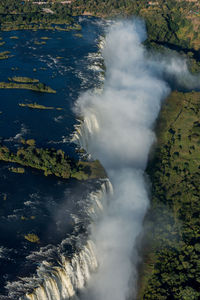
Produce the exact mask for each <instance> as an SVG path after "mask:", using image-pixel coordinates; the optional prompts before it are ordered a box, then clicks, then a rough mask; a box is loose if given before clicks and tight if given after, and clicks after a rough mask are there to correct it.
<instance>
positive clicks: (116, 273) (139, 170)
mask: <svg viewBox="0 0 200 300" xmlns="http://www.w3.org/2000/svg"><path fill="white" fill-rule="evenodd" d="M146 38H147V35H146V28H145V23H144V22H143V21H142V20H140V19H134V20H129V21H119V22H115V23H114V24H112V25H111V26H110V27H109V28H108V31H107V33H106V37H105V41H104V47H103V50H102V56H103V59H104V63H105V69H106V74H105V81H104V86H103V89H102V91H101V93H95V91H91V90H90V91H87V92H86V93H84V94H82V95H81V96H80V97H79V99H78V100H77V102H76V106H75V112H76V114H77V115H79V116H81V118H82V119H83V121H82V122H81V125H80V127H79V128H78V131H77V132H76V134H75V140H76V141H77V142H78V143H79V145H80V146H81V147H82V148H84V149H86V151H87V152H88V153H90V155H91V156H92V157H93V158H98V159H99V160H100V161H101V163H102V164H103V166H104V168H105V169H106V172H107V174H108V177H109V179H110V181H111V183H112V185H113V188H114V194H113V197H112V199H110V202H109V205H108V207H107V208H106V210H105V211H104V215H103V217H102V218H101V219H100V221H99V222H98V223H96V224H93V226H92V234H91V238H92V240H93V241H94V243H95V245H96V249H97V250H96V257H97V259H98V262H99V268H98V272H96V273H95V274H94V275H93V276H92V279H91V280H90V282H89V285H88V288H87V289H86V290H85V291H83V293H82V296H81V299H85V300H86V299H90V300H102V299H104V300H125V299H135V298H136V295H137V280H138V278H137V268H138V263H139V261H140V260H141V257H140V253H139V250H138V249H139V246H140V245H138V244H139V237H141V234H142V230H143V220H144V216H145V214H146V212H147V209H148V207H149V190H150V188H149V187H150V184H149V179H148V177H147V175H146V174H145V169H146V166H147V162H148V157H149V153H150V150H151V147H152V145H153V143H155V141H156V136H155V133H154V127H155V123H156V119H157V117H158V114H159V112H160V109H161V106H162V103H163V101H164V99H166V97H167V96H168V95H169V93H170V85H171V84H172V83H173V85H175V86H176V87H179V88H184V89H187V88H195V87H197V86H199V76H194V75H192V74H190V73H189V71H188V67H187V61H186V60H184V59H183V58H181V57H180V56H178V54H177V53H174V52H173V53H170V52H165V53H163V54H158V53H155V52H153V51H148V50H147V49H146V48H145V47H144V45H143V42H144V41H145V40H146Z"/></svg>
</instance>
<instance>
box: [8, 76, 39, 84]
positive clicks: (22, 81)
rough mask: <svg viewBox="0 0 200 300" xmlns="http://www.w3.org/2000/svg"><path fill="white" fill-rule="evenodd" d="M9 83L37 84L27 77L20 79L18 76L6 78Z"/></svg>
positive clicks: (34, 80)
mask: <svg viewBox="0 0 200 300" xmlns="http://www.w3.org/2000/svg"><path fill="white" fill-rule="evenodd" d="M8 80H9V81H15V82H20V83H37V82H39V80H38V79H33V78H29V77H20V76H14V77H12V78H8Z"/></svg>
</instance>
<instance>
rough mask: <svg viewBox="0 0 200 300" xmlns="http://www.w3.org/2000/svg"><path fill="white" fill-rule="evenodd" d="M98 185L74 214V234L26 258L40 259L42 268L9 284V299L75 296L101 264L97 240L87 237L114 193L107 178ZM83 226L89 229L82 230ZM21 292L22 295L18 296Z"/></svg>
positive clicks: (44, 299) (52, 299) (62, 299)
mask: <svg viewBox="0 0 200 300" xmlns="http://www.w3.org/2000/svg"><path fill="white" fill-rule="evenodd" d="M96 185H97V186H98V188H97V189H96V190H95V189H93V191H92V192H90V194H89V195H88V196H87V197H86V198H83V199H80V200H79V202H80V203H77V204H78V205H79V206H80V207H81V217H80V216H78V215H75V214H73V216H72V218H73V219H75V224H76V225H75V228H74V233H72V235H71V237H70V238H68V239H66V240H64V241H62V243H61V245H60V246H58V247H51V246H49V247H47V248H46V249H44V250H43V249H41V250H40V252H36V253H34V252H33V253H32V254H30V255H29V257H27V259H28V260H30V261H33V262H34V263H35V262H37V264H39V267H38V268H37V271H36V274H35V275H34V277H31V278H19V281H17V282H12V283H8V284H7V289H8V291H9V297H10V299H20V300H28V299H31V300H65V299H76V292H77V291H78V290H80V289H82V288H83V287H84V286H85V284H86V283H87V281H88V279H89V278H90V274H91V272H94V271H95V270H96V269H97V267H98V263H97V260H96V255H95V247H94V243H93V242H92V241H91V240H90V239H89V236H88V232H87V231H88V227H89V225H90V223H91V222H93V221H94V220H97V219H98V218H99V215H100V214H101V213H102V211H103V209H104V207H105V206H107V197H108V195H109V194H112V186H111V184H110V181H109V180H108V179H100V180H99V181H98V182H97V183H96ZM84 224H85V225H84ZM83 225H84V226H85V227H86V229H85V230H84V232H83V233H80V228H81V227H82V226H83ZM65 244H66V245H72V246H71V247H72V251H71V252H72V253H71V254H69V253H68V254H65V251H63V249H65ZM61 249H62V250H61ZM40 261H41V262H40ZM19 294H22V296H20V297H17V295H19Z"/></svg>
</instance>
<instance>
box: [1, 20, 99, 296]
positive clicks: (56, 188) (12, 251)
mask: <svg viewBox="0 0 200 300" xmlns="http://www.w3.org/2000/svg"><path fill="white" fill-rule="evenodd" d="M80 24H81V26H82V30H81V32H80V33H81V34H82V35H83V37H82V38H80V37H77V36H75V33H77V32H75V31H70V32H64V31H60V32H59V31H37V32H33V31H15V32H1V33H0V36H1V37H2V38H3V41H5V44H4V45H3V46H1V47H0V52H3V51H10V55H11V57H10V58H9V59H8V60H0V70H1V72H0V81H7V80H8V77H13V76H25V77H30V78H36V79H39V81H40V82H43V83H45V84H46V85H48V86H50V87H52V88H53V89H54V90H56V94H48V93H39V92H34V91H29V90H14V89H12V90H0V111H1V114H0V138H1V141H2V143H3V144H6V145H8V146H9V147H10V148H16V147H18V146H19V145H20V139H21V138H24V139H30V138H33V139H35V140H36V145H37V147H54V148H57V149H63V150H64V151H65V152H66V153H68V154H70V155H71V156H76V153H75V145H73V144H72V143H70V136H71V134H72V132H73V130H74V125H75V124H76V122H77V121H76V117H75V115H74V113H73V105H74V101H75V100H76V99H77V98H78V96H79V95H80V94H81V93H82V92H83V91H84V90H86V89H88V88H94V87H98V86H99V85H100V84H101V82H100V80H99V73H98V72H97V71H94V70H92V69H91V68H90V65H91V64H93V63H94V60H95V58H92V57H93V55H91V54H94V56H95V53H97V51H98V50H99V49H98V46H97V43H98V39H99V36H100V35H101V34H102V33H103V31H104V25H103V24H102V23H101V22H99V21H97V20H95V19H87V18H81V20H80ZM12 36H17V37H18V39H11V38H10V37H12ZM42 37H48V38H49V39H46V40H43V39H41V38H42ZM38 41H39V42H41V41H45V42H46V44H44V45H43V44H42V45H41V44H40V45H38V44H37V42H38ZM35 42H36V43H35ZM33 102H37V103H38V104H41V105H45V106H53V107H62V108H63V109H62V110H59V111H58V110H36V109H30V108H28V107H20V106H19V103H33ZM10 167H11V164H9V163H4V162H0V299H1V298H2V299H11V298H9V297H8V293H9V292H8V290H7V289H6V288H5V287H6V284H7V282H13V281H16V280H18V277H20V276H22V277H23V276H30V274H33V273H34V271H35V269H36V267H37V265H38V264H39V261H37V260H36V261H34V263H33V262H32V261H31V262H30V261H29V260H27V256H28V255H30V254H31V253H32V252H33V251H39V250H40V249H41V247H42V249H48V247H49V248H52V249H53V247H56V246H58V245H60V243H61V241H63V240H64V239H66V238H67V237H69V238H70V236H72V235H74V236H76V235H79V234H81V233H83V232H85V231H87V229H86V227H87V221H85V222H83V218H84V213H83V211H82V207H81V205H82V204H81V203H82V202H81V200H84V198H86V197H87V194H88V193H89V192H91V191H92V189H94V188H97V187H98V182H94V181H90V182H78V181H76V180H58V179H57V178H55V177H45V176H44V175H43V174H42V172H40V171H35V170H31V169H29V168H26V169H25V173H24V174H17V173H13V172H11V171H10V170H9V168H10ZM74 215H76V216H78V217H79V219H80V220H81V221H80V224H78V225H77V223H76V222H75V221H74V217H73V216H74ZM83 224H84V225H83ZM27 234H35V235H37V236H38V238H39V241H38V242H36V243H33V242H30V241H28V240H27V239H26V238H25V235H27ZM45 247H46V248H45ZM64 248H65V249H62V251H68V254H69V255H70V253H71V252H72V251H73V250H74V249H72V245H71V244H68V245H67V243H65V247H64ZM49 259H51V258H50V257H49ZM3 295H4V296H5V297H6V298H3Z"/></svg>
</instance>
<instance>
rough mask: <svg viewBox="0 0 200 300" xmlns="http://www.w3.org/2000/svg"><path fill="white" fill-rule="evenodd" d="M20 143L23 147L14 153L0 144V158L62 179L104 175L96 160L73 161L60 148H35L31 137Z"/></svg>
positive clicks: (101, 176)
mask: <svg viewBox="0 0 200 300" xmlns="http://www.w3.org/2000/svg"><path fill="white" fill-rule="evenodd" d="M22 144H24V147H20V148H19V149H18V150H17V152H16V153H14V152H11V151H10V150H9V149H8V148H7V147H6V146H0V160H2V161H6V162H12V163H18V164H20V165H23V166H27V167H32V168H35V169H39V170H42V171H43V172H44V175H45V176H48V175H55V176H57V177H61V178H64V179H67V178H76V179H78V180H86V179H93V178H105V177H106V173H105V171H104V169H103V167H102V166H101V164H100V162H99V161H98V160H95V161H92V162H87V161H75V160H74V159H72V158H69V157H68V156H67V155H66V154H65V153H64V152H63V151H62V150H55V149H42V148H36V146H35V141H34V140H32V139H30V140H27V141H25V140H22Z"/></svg>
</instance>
